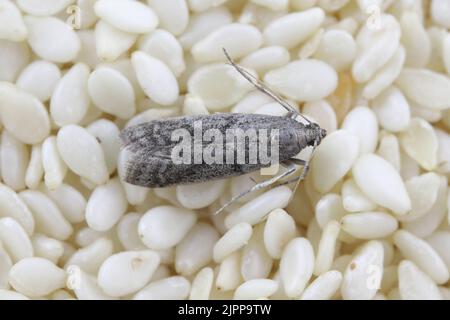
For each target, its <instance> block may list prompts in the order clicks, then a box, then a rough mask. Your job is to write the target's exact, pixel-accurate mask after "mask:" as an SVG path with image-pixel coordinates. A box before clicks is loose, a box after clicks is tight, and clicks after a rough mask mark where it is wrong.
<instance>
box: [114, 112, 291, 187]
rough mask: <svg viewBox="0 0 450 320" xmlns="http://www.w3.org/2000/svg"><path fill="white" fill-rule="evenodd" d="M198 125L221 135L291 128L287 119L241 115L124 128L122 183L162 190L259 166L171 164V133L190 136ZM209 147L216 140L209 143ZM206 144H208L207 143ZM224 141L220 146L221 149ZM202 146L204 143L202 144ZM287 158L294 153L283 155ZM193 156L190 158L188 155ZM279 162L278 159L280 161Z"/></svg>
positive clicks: (181, 119)
mask: <svg viewBox="0 0 450 320" xmlns="http://www.w3.org/2000/svg"><path fill="white" fill-rule="evenodd" d="M196 121H201V122H202V131H203V132H204V131H205V130H208V129H217V130H219V131H220V132H223V133H225V132H226V130H228V129H236V128H240V129H242V130H244V131H245V130H248V129H273V128H278V129H281V130H285V129H286V128H289V127H290V126H292V124H290V123H289V121H291V120H290V119H289V118H283V117H274V116H265V115H243V114H215V115H211V116H190V117H180V118H171V119H165V120H158V121H151V122H148V123H144V124H140V125H137V126H134V127H130V128H127V129H125V130H124V131H123V132H122V133H121V138H122V140H123V143H124V147H125V148H126V150H127V151H128V155H129V158H128V160H127V162H126V164H125V165H126V168H125V169H126V176H125V177H124V178H125V181H127V182H129V183H131V184H135V185H139V186H145V187H151V188H153V187H165V186H169V185H174V184H189V183H195V182H203V181H208V180H212V179H221V178H228V177H233V176H237V175H242V174H245V173H248V172H253V171H255V170H258V169H260V168H261V167H263V165H261V164H234V163H233V164H205V163H202V164H194V161H191V163H192V164H174V163H173V161H172V150H173V148H174V147H175V146H177V145H178V146H179V142H177V141H172V137H171V135H172V132H173V131H174V130H176V129H181V128H182V129H186V130H187V131H188V132H189V133H190V134H191V136H193V135H194V130H193V124H194V122H196ZM212 143H213V144H215V143H216V141H214V142H212ZM206 144H211V142H208V143H206ZM224 144H225V141H224V142H223V143H222V144H221V146H222V147H224ZM204 145H205V144H204ZM280 152H281V153H282V157H283V159H284V157H286V158H289V157H291V156H293V155H295V154H296V153H297V152H296V151H295V152H291V151H289V152H284V150H280ZM192 157H193V155H192ZM283 159H280V160H283Z"/></svg>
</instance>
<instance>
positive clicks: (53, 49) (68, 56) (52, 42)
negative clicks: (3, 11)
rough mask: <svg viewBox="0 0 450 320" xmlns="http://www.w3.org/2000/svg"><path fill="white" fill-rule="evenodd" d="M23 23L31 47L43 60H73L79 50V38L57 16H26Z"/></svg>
mask: <svg viewBox="0 0 450 320" xmlns="http://www.w3.org/2000/svg"><path fill="white" fill-rule="evenodd" d="M25 24H26V25H27V28H28V32H29V34H28V43H29V44H30V47H31V49H33V51H34V53H36V54H37V55H38V56H39V57H41V58H42V59H44V60H49V61H52V62H56V63H65V62H69V61H73V60H74V59H75V58H76V57H77V55H78V53H79V52H80V50H81V42H80V38H78V36H77V34H76V33H75V32H74V30H73V29H72V28H71V27H70V26H69V25H68V24H66V23H65V22H63V21H61V20H59V19H57V18H54V17H33V16H26V17H25Z"/></svg>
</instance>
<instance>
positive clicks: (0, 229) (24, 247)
mask: <svg viewBox="0 0 450 320" xmlns="http://www.w3.org/2000/svg"><path fill="white" fill-rule="evenodd" d="M0 241H1V242H2V245H3V246H4V247H5V249H6V250H8V252H9V256H10V257H11V260H12V261H13V262H14V263H15V262H18V261H20V260H22V259H25V258H31V257H32V256H33V246H32V244H31V241H30V238H29V237H28V235H27V233H26V232H25V230H24V229H23V227H22V226H21V225H20V224H19V223H18V222H17V221H16V220H14V219H13V218H9V217H7V218H1V219H0Z"/></svg>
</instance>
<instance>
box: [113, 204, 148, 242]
mask: <svg viewBox="0 0 450 320" xmlns="http://www.w3.org/2000/svg"><path fill="white" fill-rule="evenodd" d="M141 217H142V215H141V214H139V213H134V212H133V213H127V214H126V215H124V216H123V217H122V218H121V219H120V220H119V222H118V223H117V237H118V238H119V241H120V243H121V244H122V246H123V247H124V248H125V249H126V250H144V249H145V248H146V247H145V246H144V244H143V243H142V241H141V239H140V238H139V234H138V225H139V220H140V219H141Z"/></svg>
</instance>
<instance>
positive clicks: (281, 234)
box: [264, 209, 297, 259]
mask: <svg viewBox="0 0 450 320" xmlns="http://www.w3.org/2000/svg"><path fill="white" fill-rule="evenodd" d="M296 234H297V228H296V226H295V221H294V219H293V218H292V217H291V216H290V215H289V214H288V213H287V212H286V211H284V210H282V209H275V210H274V211H272V212H271V213H269V215H268V216H267V221H266V224H265V227H264V245H265V247H266V250H267V253H268V254H269V255H270V256H271V257H272V258H274V259H280V258H281V255H282V253H283V249H284V247H285V246H286V244H288V243H289V242H290V241H291V240H292V239H294V238H295V235H296Z"/></svg>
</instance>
